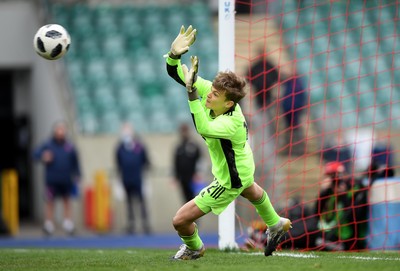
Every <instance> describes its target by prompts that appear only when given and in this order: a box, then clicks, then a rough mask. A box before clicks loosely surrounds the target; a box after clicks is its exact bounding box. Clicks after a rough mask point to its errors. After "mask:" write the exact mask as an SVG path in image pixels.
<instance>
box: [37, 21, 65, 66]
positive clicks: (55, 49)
mask: <svg viewBox="0 0 400 271" xmlns="http://www.w3.org/2000/svg"><path fill="white" fill-rule="evenodd" d="M70 44H71V37H70V35H69V33H68V31H67V30H66V29H65V28H64V27H62V26H61V25H58V24H47V25H44V26H42V27H41V28H39V30H38V31H37V32H36V34H35V37H34V39H33V48H35V51H36V53H37V54H38V55H40V56H41V57H43V58H45V59H49V60H55V59H59V58H61V57H63V56H64V55H65V53H67V51H68V49H69V46H70Z"/></svg>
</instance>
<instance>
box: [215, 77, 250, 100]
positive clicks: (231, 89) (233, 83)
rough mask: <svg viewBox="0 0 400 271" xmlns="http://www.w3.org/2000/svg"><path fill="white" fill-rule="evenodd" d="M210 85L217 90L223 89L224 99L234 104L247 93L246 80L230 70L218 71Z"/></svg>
mask: <svg viewBox="0 0 400 271" xmlns="http://www.w3.org/2000/svg"><path fill="white" fill-rule="evenodd" d="M212 86H213V87H214V88H215V89H216V90H218V91H223V92H224V93H225V97H226V99H227V100H229V101H233V102H234V103H235V104H237V103H238V102H239V101H240V100H241V99H242V98H243V97H244V96H246V94H247V82H246V80H245V79H244V78H243V77H240V76H239V75H237V74H236V73H234V72H232V71H226V72H219V73H218V74H217V76H215V78H214V81H213V83H212Z"/></svg>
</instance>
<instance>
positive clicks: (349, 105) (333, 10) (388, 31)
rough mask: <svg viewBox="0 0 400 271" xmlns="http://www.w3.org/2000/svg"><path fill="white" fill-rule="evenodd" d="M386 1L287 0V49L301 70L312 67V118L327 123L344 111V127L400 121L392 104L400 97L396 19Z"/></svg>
mask: <svg viewBox="0 0 400 271" xmlns="http://www.w3.org/2000/svg"><path fill="white" fill-rule="evenodd" d="M307 3H309V2H307V1H304V5H307ZM384 3H386V4H385V5H383V6H382V7H381V8H376V5H378V3H377V2H376V1H366V2H363V1H351V3H349V2H345V1H343V2H335V4H334V5H331V4H330V3H329V2H320V3H318V4H314V2H313V3H311V2H310V3H309V4H310V6H304V7H298V6H297V4H296V3H295V1H286V2H285V5H284V6H283V8H284V16H282V26H283V30H282V31H283V37H284V39H285V41H286V44H290V45H292V46H288V48H287V49H288V50H289V52H290V54H291V55H292V57H293V58H294V59H296V60H297V68H298V70H299V71H300V72H301V71H305V72H308V73H307V74H305V78H306V79H307V83H308V86H309V90H310V99H311V102H312V106H311V113H312V118H311V121H312V120H316V121H318V122H319V123H320V126H323V123H322V122H327V120H329V119H331V118H337V116H340V117H341V119H340V122H341V126H342V128H345V129H346V128H354V127H363V126H368V125H370V124H371V120H373V122H374V123H375V124H377V127H376V128H387V127H389V126H394V127H398V126H399V125H400V122H399V119H398V118H397V117H395V116H398V113H399V112H398V109H397V108H395V107H392V106H391V105H392V104H393V103H395V102H397V101H399V98H400V97H399V91H398V88H399V82H398V80H399V77H400V70H399V69H398V68H397V67H396V66H397V65H398V63H400V56H399V54H396V52H395V51H394V50H393V44H397V43H398V42H399V41H398V40H396V39H398V35H396V27H398V20H396V16H397V15H396V14H395V13H394V12H393V11H394V10H396V8H395V7H394V6H393V2H392V3H390V1H384ZM392 78H393V79H392ZM371 90H373V91H371ZM375 97H376V99H375ZM324 127H325V126H324ZM337 128H338V127H335V126H334V125H330V126H329V127H328V126H326V127H325V128H324V129H325V131H328V130H329V129H332V130H335V129H337ZM326 129H328V130H326Z"/></svg>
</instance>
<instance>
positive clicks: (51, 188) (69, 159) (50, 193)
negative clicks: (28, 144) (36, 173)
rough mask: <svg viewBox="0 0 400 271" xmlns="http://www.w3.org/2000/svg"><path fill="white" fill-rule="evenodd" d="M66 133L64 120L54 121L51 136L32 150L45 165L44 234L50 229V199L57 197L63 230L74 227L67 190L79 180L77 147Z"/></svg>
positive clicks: (70, 191) (72, 189)
mask: <svg viewBox="0 0 400 271" xmlns="http://www.w3.org/2000/svg"><path fill="white" fill-rule="evenodd" d="M66 134H67V126H66V123H64V122H57V123H55V124H54V126H53V134H52V136H51V138H50V139H49V140H47V141H46V142H44V143H43V144H42V145H40V146H39V147H38V148H37V149H36V150H35V151H34V158H35V160H38V161H41V162H42V163H43V164H44V167H45V181H46V191H45V193H46V197H45V198H46V207H45V222H44V225H43V230H44V232H45V233H46V234H47V235H51V234H53V233H54V229H55V226H54V222H53V219H54V203H55V200H56V199H57V198H62V200H63V205H64V221H63V225H62V226H63V228H64V230H65V231H66V232H67V233H68V234H73V232H74V230H75V225H74V222H73V220H72V207H71V194H72V193H73V191H74V189H75V188H76V186H75V185H76V184H77V182H78V181H79V180H80V176H81V171H80V166H79V159H78V153H77V150H76V148H75V147H74V145H73V144H72V143H71V142H70V141H69V140H68V139H67V137H66Z"/></svg>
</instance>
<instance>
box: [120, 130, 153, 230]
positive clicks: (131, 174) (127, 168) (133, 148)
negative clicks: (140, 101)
mask: <svg viewBox="0 0 400 271" xmlns="http://www.w3.org/2000/svg"><path fill="white" fill-rule="evenodd" d="M116 162H117V166H118V171H119V173H120V175H121V178H122V182H123V185H124V189H125V193H126V198H127V210H128V233H134V232H135V221H134V207H133V203H134V202H133V201H134V198H137V199H138V200H139V203H140V209H141V215H142V225H143V231H144V233H145V234H150V232H151V230H150V225H149V222H148V213H147V206H146V201H145V198H144V195H143V185H142V184H143V172H144V170H145V169H146V168H148V167H149V165H150V163H149V159H148V156H147V150H146V147H145V146H144V145H143V144H142V143H141V142H140V141H139V140H138V139H137V137H136V136H135V134H134V130H133V127H132V125H130V124H128V123H126V124H124V125H123V127H122V132H121V140H120V142H119V144H118V146H117V150H116Z"/></svg>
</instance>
